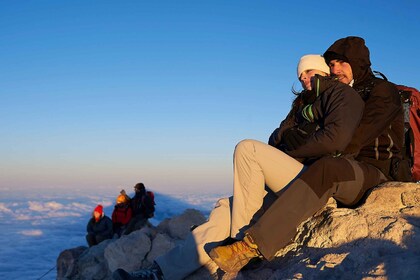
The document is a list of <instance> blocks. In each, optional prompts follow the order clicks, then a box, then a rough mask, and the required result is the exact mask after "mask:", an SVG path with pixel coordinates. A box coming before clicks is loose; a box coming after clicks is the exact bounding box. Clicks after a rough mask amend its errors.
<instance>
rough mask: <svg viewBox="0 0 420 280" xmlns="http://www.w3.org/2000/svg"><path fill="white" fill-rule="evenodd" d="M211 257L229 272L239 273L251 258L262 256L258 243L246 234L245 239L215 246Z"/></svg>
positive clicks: (210, 254)
mask: <svg viewBox="0 0 420 280" xmlns="http://www.w3.org/2000/svg"><path fill="white" fill-rule="evenodd" d="M209 256H210V258H211V259H212V260H213V261H214V262H215V263H216V264H217V265H218V266H219V268H220V269H222V270H223V271H225V272H227V273H238V272H239V271H240V270H241V269H242V268H243V267H244V266H245V265H246V264H248V263H249V261H250V260H252V259H254V258H258V257H261V254H260V252H259V251H258V248H257V245H256V244H255V243H253V241H252V238H251V237H250V236H249V235H246V236H245V238H244V240H240V241H236V242H235V243H233V244H231V245H226V246H219V247H216V248H213V249H212V250H211V251H210V253H209Z"/></svg>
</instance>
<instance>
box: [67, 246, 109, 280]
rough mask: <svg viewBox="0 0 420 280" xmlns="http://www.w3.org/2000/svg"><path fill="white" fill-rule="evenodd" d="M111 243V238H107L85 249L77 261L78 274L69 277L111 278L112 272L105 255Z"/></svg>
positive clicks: (84, 278) (86, 278)
mask: <svg viewBox="0 0 420 280" xmlns="http://www.w3.org/2000/svg"><path fill="white" fill-rule="evenodd" d="M111 243H112V240H111V239H109V240H105V241H102V242H101V243H99V244H98V245H96V246H92V247H90V248H89V249H88V250H86V251H84V252H83V253H82V254H81V255H80V256H79V259H78V260H77V262H76V265H77V270H76V274H75V275H74V276H72V277H69V279H77V280H88V279H92V280H99V279H107V278H110V276H111V273H110V271H109V269H108V262H107V261H106V259H105V257H104V250H105V248H106V247H107V246H108V245H109V244H111Z"/></svg>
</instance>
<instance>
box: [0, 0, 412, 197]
mask: <svg viewBox="0 0 420 280" xmlns="http://www.w3.org/2000/svg"><path fill="white" fill-rule="evenodd" d="M290 2H291V1H290ZM419 8H420V3H418V1H404V0H403V1H398V2H397V1H389V3H388V1H351V2H349V1H346V2H337V1H318V2H314V1H300V2H299V3H297V4H292V3H283V1H119V2H115V1H0V38H1V39H0V98H1V102H0V131H1V134H0V136H1V137H0V155H1V158H0V188H2V189H16V190H21V189H28V188H30V189H33V190H36V189H43V188H46V189H48V188H57V189H60V188H95V187H98V186H101V187H104V186H105V187H107V186H108V187H109V188H117V187H119V186H124V187H126V188H128V187H131V186H133V185H134V184H135V183H136V182H138V181H143V182H144V183H145V184H146V186H149V187H150V188H153V189H155V190H159V191H164V192H165V191H167V192H176V191H178V190H186V191H190V192H193V191H202V190H206V191H211V190H214V191H224V190H230V188H231V182H232V153H233V150H234V147H235V145H236V143H237V142H238V141H240V140H242V139H245V138H253V139H257V140H261V141H266V140H267V138H268V135H269V134H270V133H271V132H272V130H273V129H274V128H275V127H277V126H278V124H279V122H280V121H281V120H282V119H283V118H284V117H285V115H286V113H287V111H288V109H289V107H290V102H291V100H292V98H293V96H292V94H291V87H292V86H295V87H299V86H298V83H297V79H296V63H297V61H298V59H299V58H300V56H302V55H304V54H308V53H323V52H324V51H325V50H326V48H328V46H329V45H331V44H332V43H333V42H334V41H335V40H336V39H339V38H342V37H346V36H349V35H356V36H361V37H364V38H365V39H366V43H367V45H368V47H369V48H370V50H371V60H372V64H373V68H374V69H376V70H379V71H381V72H383V73H384V74H386V75H387V76H388V78H389V79H390V80H391V81H393V82H395V83H399V84H406V85H409V86H414V87H417V88H418V87H420V82H419V78H418V73H417V65H419V64H420V58H419V51H418V48H419V47H418V46H419V45H420V36H419V35H420V33H419V32H420V31H419V30H420V17H419V16H418V10H419ZM118 190H119V189H118Z"/></svg>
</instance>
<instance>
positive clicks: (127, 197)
mask: <svg viewBox="0 0 420 280" xmlns="http://www.w3.org/2000/svg"><path fill="white" fill-rule="evenodd" d="M120 194H121V195H123V196H124V197H125V199H126V200H127V202H130V201H131V198H130V197H129V196H128V195H127V193H126V192H125V190H124V189H122V190H121V191H120Z"/></svg>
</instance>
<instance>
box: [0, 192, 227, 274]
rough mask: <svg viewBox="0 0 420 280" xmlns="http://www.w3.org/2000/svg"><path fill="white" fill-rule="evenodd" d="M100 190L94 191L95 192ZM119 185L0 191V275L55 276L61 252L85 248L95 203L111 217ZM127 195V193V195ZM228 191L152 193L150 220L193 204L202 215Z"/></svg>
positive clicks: (180, 211)
mask: <svg viewBox="0 0 420 280" xmlns="http://www.w3.org/2000/svg"><path fill="white" fill-rule="evenodd" d="M99 194H100V195H99ZM118 194H119V189H115V188H114V189H113V190H109V189H102V190H98V189H95V190H88V191H86V190H83V189H74V190H53V189H44V190H12V189H7V188H3V189H0V244H1V245H0V252H1V253H0V279H22V280H29V279H42V280H46V279H49V280H51V279H55V278H56V275H57V274H56V267H55V265H56V260H57V257H58V255H59V254H60V252H61V251H63V250H65V249H69V248H74V247H77V246H81V245H84V246H86V240H85V234H86V224H87V222H88V220H89V218H90V216H91V213H92V210H93V208H94V207H95V206H96V205H97V204H102V205H103V206H104V210H105V214H106V215H107V216H109V217H110V216H111V214H112V210H113V206H114V203H115V198H116V196H117V195H118ZM129 195H130V196H131V195H132V194H131V193H129ZM225 196H228V194H220V193H218V194H215V193H204V192H203V193H193V194H192V193H177V194H164V193H158V192H155V200H156V203H157V205H156V213H155V217H154V218H153V219H151V220H150V221H151V223H152V224H154V225H157V224H158V223H159V222H161V221H162V220H163V219H165V218H169V217H172V216H173V215H178V214H180V213H182V212H183V211H184V210H185V209H187V208H195V209H198V210H200V211H202V212H203V213H204V214H205V215H208V214H209V213H210V211H211V209H212V207H213V205H214V203H215V202H216V201H217V199H218V198H220V197H225Z"/></svg>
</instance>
